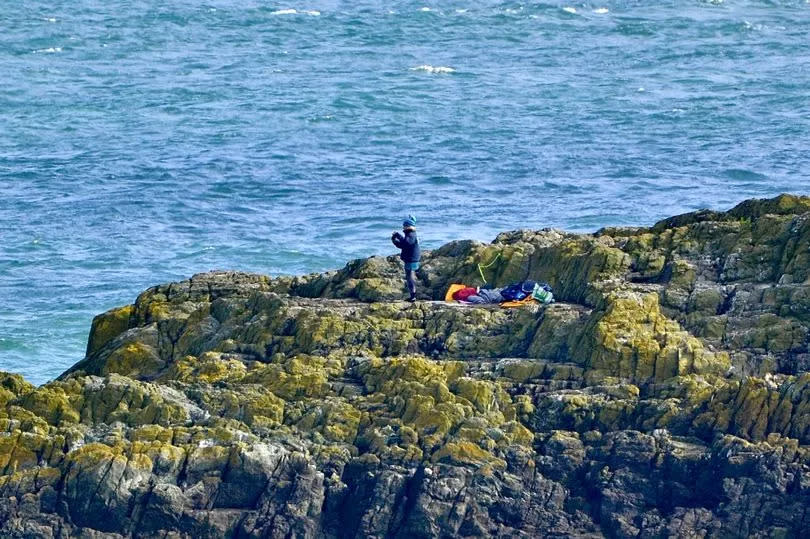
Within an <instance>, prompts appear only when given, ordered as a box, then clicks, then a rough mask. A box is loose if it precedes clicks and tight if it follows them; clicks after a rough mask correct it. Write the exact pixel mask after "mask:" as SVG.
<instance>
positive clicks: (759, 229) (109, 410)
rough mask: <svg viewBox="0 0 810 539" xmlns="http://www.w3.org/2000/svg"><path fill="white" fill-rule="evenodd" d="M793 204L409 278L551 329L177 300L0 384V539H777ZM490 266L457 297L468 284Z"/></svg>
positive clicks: (800, 480)
mask: <svg viewBox="0 0 810 539" xmlns="http://www.w3.org/2000/svg"><path fill="white" fill-rule="evenodd" d="M808 223H810V199H808V198H805V197H795V196H789V195H783V196H781V197H777V198H775V199H771V200H764V201H747V202H744V203H742V204H740V205H738V206H737V207H735V208H734V209H732V210H730V211H728V212H712V211H701V212H695V213H692V214H687V215H682V216H676V217H673V218H670V219H667V220H665V221H662V222H660V223H658V224H656V225H654V226H653V227H650V228H615V229H603V230H601V231H599V232H598V233H596V234H593V235H589V234H583V235H577V234H568V233H564V232H560V231H556V230H543V231H527V230H520V231H513V232H508V233H504V234H501V235H499V236H498V237H497V238H496V240H495V241H494V242H493V243H491V244H482V243H478V242H472V241H458V242H452V243H450V244H448V245H445V246H443V247H441V248H439V249H436V250H434V251H430V252H426V253H425V255H424V258H423V268H422V271H420V272H419V274H418V279H419V281H420V282H419V291H420V294H421V296H420V297H421V298H422V299H423V300H440V299H442V298H443V297H444V292H445V290H446V288H447V286H448V285H449V284H451V283H465V284H473V285H475V284H482V283H481V272H483V275H484V278H485V279H486V280H487V281H488V282H489V283H491V284H495V285H504V284H507V283H509V282H511V281H518V280H523V279H534V280H539V281H546V282H548V283H550V284H551V285H552V286H553V287H554V292H555V296H556V297H557V298H558V299H559V301H560V303H556V304H551V305H546V306H536V307H535V308H521V309H501V308H499V307H497V306H465V305H458V304H447V303H444V302H441V301H421V302H418V303H416V304H413V305H411V304H407V303H404V302H401V301H399V298H401V297H402V296H403V290H402V277H401V266H400V262H399V260H398V259H397V258H396V257H395V256H391V257H372V258H369V259H361V260H355V261H352V262H350V263H349V264H348V265H347V266H346V267H345V268H343V269H341V270H338V271H333V272H328V273H325V274H315V275H308V276H299V277H277V278H273V279H271V278H269V277H266V276H262V275H252V274H245V273H238V272H212V273H206V274H200V275H195V276H193V277H192V278H191V279H189V280H187V281H183V282H179V283H171V284H165V285H160V286H156V287H153V288H150V289H149V290H147V291H145V292H143V293H142V294H141V295H140V296H138V298H137V299H136V300H135V302H134V303H133V304H132V305H128V306H124V307H120V308H117V309H113V310H111V311H108V312H107V313H104V314H101V315H99V316H98V317H96V318H95V319H94V321H93V324H92V327H91V334H90V338H89V341H88V347H87V354H86V357H85V358H84V359H83V360H82V361H79V362H78V363H77V364H76V365H75V366H74V367H72V368H71V369H70V370H68V371H67V372H66V373H65V374H63V375H62V376H61V377H60V379H58V380H56V381H53V382H50V383H48V384H45V385H43V386H41V387H33V386H31V385H30V384H28V383H26V382H25V381H24V380H23V379H22V378H21V377H19V376H17V375H13V374H6V373H0V535H2V536H4V537H5V536H8V537H313V538H315V537H368V536H371V537H455V536H458V537H462V536H464V537H468V536H479V537H537V536H555V535H556V536H577V537H602V536H608V537H630V536H633V537H681V536H690V537H738V536H739V537H743V536H755V537H771V536H773V537H799V536H802V535H803V534H804V530H806V529H807V528H808V527H810V516H809V515H810V511H808V509H810V452H809V451H808V446H810V351H808V348H807V347H808V341H810V335H809V333H808V331H810V269H808V267H810V265H809V264H810V255H809V254H808V253H810V224H808ZM479 264H481V265H482V266H486V268H483V267H482V268H481V270H480V271H479V268H478V265H479Z"/></svg>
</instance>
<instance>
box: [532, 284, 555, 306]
mask: <svg viewBox="0 0 810 539" xmlns="http://www.w3.org/2000/svg"><path fill="white" fill-rule="evenodd" d="M532 298H533V299H536V300H537V301H539V302H540V303H552V302H553V301H554V294H552V293H551V292H549V291H548V290H546V289H545V288H543V287H542V286H540V285H539V284H537V283H535V285H534V290H532Z"/></svg>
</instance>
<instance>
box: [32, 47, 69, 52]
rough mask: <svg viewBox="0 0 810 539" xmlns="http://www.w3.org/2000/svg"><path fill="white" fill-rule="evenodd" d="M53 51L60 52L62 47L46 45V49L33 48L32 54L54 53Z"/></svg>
mask: <svg viewBox="0 0 810 539" xmlns="http://www.w3.org/2000/svg"><path fill="white" fill-rule="evenodd" d="M54 52H62V47H48V48H47V49H39V50H35V51H34V54H40V53H44V54H51V53H54Z"/></svg>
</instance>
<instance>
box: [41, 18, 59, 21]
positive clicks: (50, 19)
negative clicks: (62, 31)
mask: <svg viewBox="0 0 810 539" xmlns="http://www.w3.org/2000/svg"><path fill="white" fill-rule="evenodd" d="M42 20H43V21H46V22H56V17H45V18H44V19H42Z"/></svg>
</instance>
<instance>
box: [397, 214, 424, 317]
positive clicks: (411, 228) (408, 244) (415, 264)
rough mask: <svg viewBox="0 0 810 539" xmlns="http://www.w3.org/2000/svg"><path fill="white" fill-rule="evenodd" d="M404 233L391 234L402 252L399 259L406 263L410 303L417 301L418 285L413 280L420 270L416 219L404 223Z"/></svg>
mask: <svg viewBox="0 0 810 539" xmlns="http://www.w3.org/2000/svg"><path fill="white" fill-rule="evenodd" d="M402 232H403V234H404V235H403V234H400V233H399V232H394V233H393V234H391V242H392V243H393V244H394V245H395V246H396V247H398V248H399V249H401V250H402V252H401V253H400V254H399V258H401V259H402V261H403V262H404V263H405V284H406V285H407V287H408V292H409V293H410V295H409V296H408V301H410V302H411V303H413V302H414V301H416V283H415V282H414V280H413V273H414V272H415V271H416V270H418V269H419V258H420V257H421V253H420V252H419V238H417V237H416V217H414V216H413V215H409V216H408V218H407V219H405V220H404V221H403V222H402Z"/></svg>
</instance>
